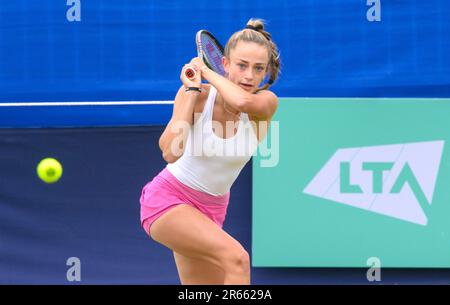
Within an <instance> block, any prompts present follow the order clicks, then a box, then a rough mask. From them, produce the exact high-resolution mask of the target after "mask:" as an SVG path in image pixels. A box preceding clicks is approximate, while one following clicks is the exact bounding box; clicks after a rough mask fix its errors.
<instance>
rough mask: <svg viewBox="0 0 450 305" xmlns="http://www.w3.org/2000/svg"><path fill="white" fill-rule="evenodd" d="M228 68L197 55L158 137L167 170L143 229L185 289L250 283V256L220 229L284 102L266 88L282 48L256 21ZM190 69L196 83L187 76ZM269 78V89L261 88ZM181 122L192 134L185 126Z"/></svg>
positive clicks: (231, 53) (145, 209)
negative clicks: (165, 252) (166, 253)
mask: <svg viewBox="0 0 450 305" xmlns="http://www.w3.org/2000/svg"><path fill="white" fill-rule="evenodd" d="M222 64H223V67H224V70H225V72H226V74H225V77H224V76H221V75H219V74H217V73H216V72H214V71H213V70H210V69H209V68H208V67H207V66H206V65H205V64H204V62H203V60H202V59H201V58H199V57H196V58H194V59H192V60H191V62H190V63H189V64H188V65H185V66H184V67H183V69H182V71H181V76H180V78H181V81H182V83H183V85H182V86H181V88H180V89H179V90H178V93H177V95H176V97H175V102H174V108H173V114H172V118H171V120H170V121H169V123H168V125H167V126H166V128H165V130H164V132H163V133H162V135H161V137H160V139H159V146H160V148H161V151H162V155H163V158H164V160H165V161H167V163H168V164H167V166H166V167H165V168H164V169H163V170H162V171H161V172H160V173H159V174H158V175H157V176H156V177H154V178H153V180H152V181H150V182H149V183H148V184H147V185H145V186H144V188H143V190H142V195H141V199H140V202H141V223H142V226H143V229H144V230H145V231H146V232H147V234H148V235H149V236H150V237H151V238H152V239H153V240H155V241H157V242H159V243H161V244H162V245H164V246H166V247H168V248H170V249H171V250H172V251H173V254H174V258H175V263H176V266H177V270H178V273H179V277H180V282H181V283H182V284H250V259H249V254H248V252H247V251H246V250H245V249H244V248H243V246H242V245H241V244H240V243H239V242H238V241H237V240H235V239H234V238H233V237H232V236H230V235H229V234H228V233H227V232H225V231H224V230H223V229H222V224H223V222H224V220H225V215H226V211H227V206H228V201H229V198H230V188H231V185H232V184H233V182H234V181H235V179H236V178H237V176H238V175H239V173H240V171H241V170H242V168H243V167H244V165H245V164H246V163H247V162H248V161H249V160H250V158H251V156H252V154H253V153H254V151H255V150H256V148H257V145H258V143H259V142H260V141H261V140H263V138H264V137H265V135H266V133H267V129H268V126H269V124H268V123H269V122H270V120H271V118H272V116H273V115H274V113H275V111H276V109H277V104H278V101H277V96H276V95H275V94H274V93H272V92H271V91H269V90H267V88H268V87H269V83H272V82H273V81H274V80H276V79H277V77H278V73H279V67H280V61H279V55H278V49H277V47H276V45H275V44H274V42H273V41H272V39H271V35H270V34H269V33H268V32H267V31H265V30H264V23H263V21H262V20H259V19H251V20H250V21H249V22H248V23H247V26H246V28H245V29H243V30H240V31H238V32H236V33H234V34H233V35H232V36H231V37H230V39H229V40H228V42H227V44H226V46H225V51H224V57H223V58H222ZM188 67H191V68H192V67H193V68H194V69H195V72H196V73H195V78H193V79H188V78H187V77H186V74H185V70H186V69H187V68H188ZM266 77H269V78H270V81H269V83H267V84H266V85H264V86H263V87H261V88H260V86H261V85H262V84H263V83H264V79H265V78H266ZM202 79H204V80H206V81H208V83H209V84H202V82H201V80H202ZM259 123H265V124H259ZM183 124H185V125H187V126H189V128H188V129H186V128H179V127H180V126H183ZM176 126H177V127H176ZM199 126H201V127H199ZM229 126H231V128H227V127H229ZM246 126H247V127H248V126H250V127H251V128H250V131H251V132H250V133H249V132H246ZM261 126H262V127H261ZM247 131H248V128H247ZM242 143H244V144H245V146H247V147H249V149H247V150H244V151H245V154H242V153H237V150H239V148H242ZM199 145H203V146H207V147H206V148H205V147H203V149H202V148H201V147H200V148H201V149H200V150H199V149H198V148H199ZM214 149H216V153H212V152H213V150H214ZM196 151H197V153H196ZM198 151H200V152H201V153H198ZM217 152H220V153H217Z"/></svg>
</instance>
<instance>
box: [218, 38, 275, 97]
mask: <svg viewBox="0 0 450 305" xmlns="http://www.w3.org/2000/svg"><path fill="white" fill-rule="evenodd" d="M268 64H269V54H268V50H267V48H266V47H265V46H262V45H259V44H257V43H254V42H247V41H239V42H238V43H237V45H236V47H235V48H234V49H232V50H230V58H226V57H224V58H223V66H224V69H225V71H226V72H227V73H228V79H229V80H231V81H232V82H233V83H235V84H237V85H239V86H240V87H241V88H242V89H244V90H245V91H248V92H255V91H256V90H257V89H258V88H259V85H260V84H261V82H262V81H263V79H264V76H265V75H266V73H267V69H268Z"/></svg>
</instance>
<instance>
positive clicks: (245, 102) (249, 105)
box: [202, 66, 278, 120]
mask: <svg viewBox="0 0 450 305" xmlns="http://www.w3.org/2000/svg"><path fill="white" fill-rule="evenodd" d="M202 78H204V79H206V80H207V81H208V82H209V83H210V84H211V85H213V86H214V87H215V88H216V89H217V91H219V93H220V95H221V96H222V97H223V98H224V99H225V101H226V102H227V104H228V105H230V106H231V107H232V108H233V109H235V110H237V111H241V112H245V113H248V114H249V115H251V116H254V117H256V118H258V120H265V119H268V118H271V117H272V115H273V114H274V113H275V111H276V109H277V106H278V98H277V96H276V95H275V94H274V93H273V92H271V91H269V90H261V91H259V92H257V93H250V92H248V91H245V90H244V89H242V88H241V87H239V86H238V85H236V84H235V83H233V82H232V81H230V80H229V79H227V78H225V77H223V76H221V75H219V74H217V73H216V72H214V71H212V70H210V69H209V68H207V67H205V66H204V67H203V68H202Z"/></svg>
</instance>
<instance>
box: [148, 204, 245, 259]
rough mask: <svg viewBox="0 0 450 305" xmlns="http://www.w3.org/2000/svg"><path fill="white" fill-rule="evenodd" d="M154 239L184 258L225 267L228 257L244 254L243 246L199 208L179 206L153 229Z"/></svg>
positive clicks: (164, 215)
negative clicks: (224, 261)
mask: <svg viewBox="0 0 450 305" xmlns="http://www.w3.org/2000/svg"><path fill="white" fill-rule="evenodd" d="M150 234H151V237H152V238H153V239H154V240H155V241H157V242H159V243H161V244H163V245H165V246H166V247H168V248H170V249H172V250H173V251H174V252H177V253H179V254H181V255H183V256H186V257H191V258H196V259H201V260H204V261H207V262H209V263H211V264H214V265H215V266H218V267H222V266H223V260H224V259H226V258H227V254H233V253H234V254H235V253H242V252H245V250H244V249H243V247H242V246H241V244H240V243H239V242H238V241H236V240H235V239H234V238H233V237H231V236H230V235H229V234H228V233H226V232H225V231H224V230H222V229H221V228H220V227H219V226H218V225H217V224H216V223H214V222H213V221H212V220H211V219H209V218H208V217H207V216H205V215H204V214H203V213H201V212H200V211H199V210H197V209H196V208H194V207H192V206H190V205H188V204H180V205H178V206H176V207H174V208H172V209H170V210H169V211H168V212H166V213H165V214H163V215H162V216H161V217H159V218H158V219H157V220H156V221H155V222H154V223H153V224H152V226H151V229H150Z"/></svg>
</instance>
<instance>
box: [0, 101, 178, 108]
mask: <svg viewBox="0 0 450 305" xmlns="http://www.w3.org/2000/svg"><path fill="white" fill-rule="evenodd" d="M170 104H173V101H118V102H106V101H105V102H54V103H52V102H33V103H26V102H24V103H20V102H17V103H1V102H0V107H30V106H116V105H170Z"/></svg>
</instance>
